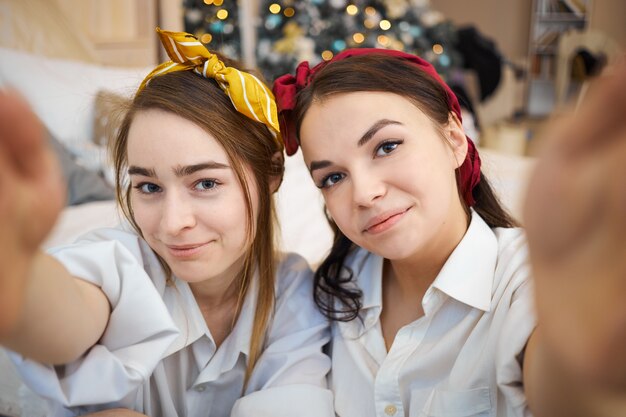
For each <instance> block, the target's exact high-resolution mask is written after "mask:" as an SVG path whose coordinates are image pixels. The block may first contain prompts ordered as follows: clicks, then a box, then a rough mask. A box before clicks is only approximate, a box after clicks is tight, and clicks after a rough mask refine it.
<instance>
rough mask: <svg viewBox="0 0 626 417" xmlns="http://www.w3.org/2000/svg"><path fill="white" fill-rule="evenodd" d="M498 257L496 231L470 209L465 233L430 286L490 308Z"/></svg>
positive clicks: (474, 305) (478, 306)
mask: <svg viewBox="0 0 626 417" xmlns="http://www.w3.org/2000/svg"><path fill="white" fill-rule="evenodd" d="M497 257H498V241H497V239H496V236H495V234H494V233H493V231H492V230H491V228H490V227H489V226H488V225H487V223H485V221H484V220H483V219H482V217H480V215H479V214H478V213H476V212H475V211H473V210H472V219H471V221H470V225H469V227H468V228H467V232H465V236H463V239H461V242H459V244H458V245H457V247H456V248H455V249H454V251H453V252H452V254H451V255H450V257H449V258H448V260H447V261H446V263H445V264H444V265H443V268H442V269H441V271H440V272H439V275H437V278H435V281H434V282H433V287H435V288H437V289H438V290H440V291H442V292H444V293H445V294H447V295H448V296H450V297H452V298H454V299H456V300H458V301H460V302H462V303H464V304H467V305H469V306H471V307H474V308H477V309H479V310H483V311H489V310H490V309H491V293H492V287H493V277H494V273H495V269H496V261H497Z"/></svg>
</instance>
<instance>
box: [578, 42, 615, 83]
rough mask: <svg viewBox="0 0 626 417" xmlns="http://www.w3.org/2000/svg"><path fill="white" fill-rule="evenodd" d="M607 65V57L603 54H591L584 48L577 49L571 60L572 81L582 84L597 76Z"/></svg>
mask: <svg viewBox="0 0 626 417" xmlns="http://www.w3.org/2000/svg"><path fill="white" fill-rule="evenodd" d="M606 64H607V57H606V55H605V54H603V53H597V54H594V53H591V52H589V51H588V50H587V49H586V48H579V49H577V50H576V52H575V54H574V58H573V59H572V79H574V80H576V81H580V82H583V81H585V80H586V79H588V78H590V77H593V76H595V75H598V74H599V73H600V71H602V68H604V66H605V65H606Z"/></svg>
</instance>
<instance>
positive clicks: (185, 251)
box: [166, 242, 209, 258]
mask: <svg viewBox="0 0 626 417" xmlns="http://www.w3.org/2000/svg"><path fill="white" fill-rule="evenodd" d="M208 244H209V242H206V243H195V244H190V245H166V246H167V249H168V250H169V252H170V254H172V256H174V257H176V258H190V257H192V256H194V255H196V254H197V253H199V252H200V251H201V250H202V249H203V248H204V247H205V246H206V245H208Z"/></svg>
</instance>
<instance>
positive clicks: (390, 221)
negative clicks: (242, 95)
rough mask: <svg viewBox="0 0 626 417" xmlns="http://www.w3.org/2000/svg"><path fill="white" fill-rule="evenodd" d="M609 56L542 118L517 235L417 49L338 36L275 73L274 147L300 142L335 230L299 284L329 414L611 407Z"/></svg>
mask: <svg viewBox="0 0 626 417" xmlns="http://www.w3.org/2000/svg"><path fill="white" fill-rule="evenodd" d="M618 71H619V72H620V76H616V77H612V78H611V79H610V80H609V81H608V82H605V84H604V85H602V86H600V88H598V90H597V91H595V90H594V91H592V94H590V98H589V103H586V104H585V107H584V108H583V109H582V110H581V111H580V112H579V113H578V114H577V116H576V118H568V119H567V121H566V122H563V123H562V124H560V125H559V126H557V127H555V128H553V131H552V136H554V137H555V138H554V142H551V143H553V145H552V147H551V148H550V152H548V155H547V156H546V157H545V159H543V160H542V162H540V163H539V166H538V170H537V172H536V174H535V177H534V179H533V182H532V184H531V190H532V191H533V194H531V195H530V196H529V198H528V200H527V208H526V214H527V217H526V218H525V224H526V225H527V226H528V242H529V246H527V241H526V237H525V235H524V233H523V231H522V230H521V229H520V228H519V227H517V224H516V222H515V220H514V219H512V218H511V216H510V215H509V214H507V212H506V211H505V210H504V209H503V208H502V206H501V205H500V203H499V202H498V199H497V198H496V196H495V195H494V192H493V191H492V189H491V187H490V186H489V183H488V181H487V179H486V178H485V176H484V175H483V174H482V172H481V169H480V158H479V155H478V152H477V150H476V148H475V147H474V145H473V143H472V141H471V140H470V139H469V138H468V137H467V136H466V135H465V133H464V132H463V129H462V125H461V114H460V109H459V104H458V102H457V99H456V97H455V95H454V94H453V93H452V92H451V91H450V89H449V87H448V86H447V85H446V84H445V83H444V82H443V81H442V80H441V79H440V78H439V76H438V75H437V74H436V72H435V70H434V68H433V67H432V66H431V65H429V64H428V63H427V62H425V61H424V60H422V59H420V58H419V57H416V56H413V55H409V54H406V53H402V52H398V51H386V50H372V49H355V50H347V51H344V52H342V53H340V54H338V55H337V56H335V57H334V58H333V59H332V60H330V61H329V62H323V63H321V64H319V65H318V66H316V67H314V68H309V66H308V63H306V62H305V63H302V64H300V65H299V66H298V68H297V70H296V74H295V76H292V75H285V76H282V77H280V78H279V79H278V80H277V81H276V83H275V84H274V94H275V96H276V99H277V103H278V106H279V118H280V121H281V131H282V133H283V137H284V138H285V143H286V149H287V153H288V154H293V153H295V152H296V151H297V148H298V146H300V147H301V148H302V152H303V156H304V161H305V163H306V165H307V167H308V169H309V171H310V173H311V176H312V178H313V181H314V182H315V184H316V185H317V186H318V187H319V188H320V190H321V192H322V194H323V196H324V200H325V203H326V210H327V213H328V216H329V221H330V223H331V225H332V227H333V228H334V230H335V239H334V244H333V246H332V249H331V251H330V253H329V255H328V256H327V258H326V259H325V260H324V261H323V262H322V264H321V266H320V267H319V269H318V270H317V272H316V274H315V295H314V296H315V301H316V303H317V305H318V307H319V308H320V310H321V311H322V312H323V313H324V314H325V315H326V316H327V317H328V318H329V319H330V320H331V321H332V340H331V344H330V348H329V352H330V354H331V358H332V371H331V374H330V385H331V388H332V390H333V391H334V396H335V412H336V413H337V415H338V416H339V417H374V416H377V417H384V416H447V417H451V416H454V417H461V416H492V417H493V416H498V417H508V416H529V415H531V413H534V415H535V416H546V417H555V416H561V415H563V416H565V415H568V416H589V415H617V414H614V413H615V410H617V409H618V408H612V410H613V411H612V413H613V414H610V413H611V411H607V410H609V408H606V405H607V404H609V403H611V401H613V403H612V406H615V407H620V406H623V404H621V405H619V404H618V403H619V401H623V399H624V398H625V396H624V391H625V389H626V359H624V358H625V355H624V354H623V353H624V349H625V348H626V326H625V325H624V323H625V322H626V319H625V317H626V307H624V306H626V303H624V302H623V297H624V277H625V276H626V261H625V260H624V258H626V257H624V256H623V248H624V247H625V246H624V245H625V243H626V237H625V236H626V233H625V232H626V216H624V213H625V212H626V198H624V196H625V195H626V194H625V193H624V191H625V190H624V188H623V178H626V170H625V168H624V167H625V166H626V152H625V151H626V140H625V139H626V137H625V136H626V129H625V128H626V124H625V122H624V119H625V118H624V117H623V115H622V116H620V115H619V111H616V110H614V109H615V108H617V109H622V112H623V108H624V105H626V89H625V88H624V87H625V85H626V81H625V80H626V71H624V68H620V69H619V70H618ZM607 84H608V85H607ZM616 90H617V91H618V92H616ZM608 102H611V103H612V105H611V106H608V107H610V108H607V106H606V104H607V103H608ZM598 109H602V112H600V111H599V110H598ZM599 133H603V134H604V135H605V137H602V139H600V135H599ZM573 134H575V138H571V136H574V135H573ZM574 139H575V140H574ZM587 151H593V152H589V153H588V154H587V153H586V152H587ZM591 154H593V157H592V158H587V157H586V156H587V155H591ZM609 169H612V170H613V171H610V170H609ZM563 173H566V174H563ZM620 174H621V175H620ZM616 178H620V179H621V180H619V181H617V180H616ZM583 179H584V181H582V180H583ZM578 180H581V181H580V182H578ZM601 184H602V187H600V185H601ZM620 184H621V185H620ZM592 190H596V191H594V194H593V196H594V198H595V197H597V200H596V202H597V204H596V203H591V202H590V201H589V197H587V198H584V197H583V196H584V195H585V192H587V196H589V195H591V191H592ZM597 190H600V191H599V192H598V191H597ZM618 195H619V196H621V197H620V198H619V199H618V198H616V196H618ZM572 206H576V207H580V209H578V208H577V209H576V210H574V211H572ZM598 209H599V210H602V213H604V214H605V215H606V216H605V218H602V219H601V220H600V221H593V220H594V215H595V213H596V212H594V210H598ZM611 222H613V223H611ZM612 224H614V225H615V227H612V226H611V225H612ZM616 229H617V230H616ZM589 238H593V239H594V240H596V241H597V242H596V243H597V245H595V246H593V247H592V246H590V245H588V239H589ZM616 248H620V249H616ZM617 251H622V252H621V253H622V256H618V254H617ZM599 266H601V267H599ZM591 275H593V276H594V280H590V279H589V278H590V276H591ZM531 276H533V278H532V280H531ZM596 277H597V279H596ZM533 280H534V281H535V282H533ZM535 286H536V289H537V296H536V297H535V295H534V290H533V288H534V287H535ZM594 296H595V297H594ZM535 298H536V300H537V301H536V302H537V308H536V309H535ZM620 300H621V301H620ZM557 306H558V308H557ZM535 311H537V315H538V319H537V318H536V314H535ZM537 323H539V324H540V325H539V326H537ZM581 334H582V335H583V336H582V337H581ZM607 355H610V356H607ZM618 357H619V358H618ZM609 358H611V359H609ZM589 386H592V387H594V388H593V389H590V388H589ZM583 387H584V388H583ZM609 388H611V389H613V390H614V391H613V394H615V393H616V392H617V393H621V396H620V395H613V394H608V393H609V392H610V390H609ZM600 392H602V394H600ZM598 398H602V399H603V401H602V403H601V405H599V404H600V403H599V402H598ZM605 400H606V401H605ZM602 407H605V408H602ZM622 410H623V409H622ZM603 412H604V413H605V414H602V413H603Z"/></svg>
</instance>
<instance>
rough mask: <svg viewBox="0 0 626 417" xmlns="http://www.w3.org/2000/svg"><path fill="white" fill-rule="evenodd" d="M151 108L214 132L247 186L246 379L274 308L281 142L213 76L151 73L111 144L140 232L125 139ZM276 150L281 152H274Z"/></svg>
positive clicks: (120, 185) (121, 198) (123, 201)
mask: <svg viewBox="0 0 626 417" xmlns="http://www.w3.org/2000/svg"><path fill="white" fill-rule="evenodd" d="M220 58H221V59H222V61H224V62H225V63H226V65H228V66H234V67H235V68H237V67H238V64H237V63H235V62H234V61H231V60H228V59H225V58H224V57H220ZM149 109H159V110H163V111H166V112H170V113H173V114H176V115H178V116H180V117H183V118H185V119H187V120H190V121H191V122H193V123H195V124H196V125H198V126H200V127H201V128H202V129H204V130H205V131H206V132H208V133H209V134H210V135H211V136H212V137H214V138H215V139H216V140H217V141H218V142H219V143H220V144H221V146H222V147H223V148H224V150H225V151H226V154H227V155H228V158H229V161H230V163H231V165H232V167H233V170H234V171H235V174H236V176H237V179H238V181H239V184H240V185H241V187H242V189H243V191H244V197H245V201H246V206H247V207H246V209H247V214H248V219H247V225H248V230H247V235H248V239H249V241H250V242H251V249H250V251H249V253H248V254H247V255H246V259H245V264H244V267H243V270H242V271H241V279H240V290H239V302H238V312H239V310H240V309H241V304H242V303H243V299H244V297H245V294H246V293H247V290H248V288H249V287H250V280H251V279H252V277H253V274H254V271H255V270H256V271H258V274H259V285H258V293H257V294H256V297H257V303H256V312H255V319H254V324H253V329H252V334H251V337H250V357H249V361H248V367H247V370H246V375H245V383H247V381H248V379H249V377H250V374H251V372H252V370H253V368H254V365H255V364H256V362H257V360H258V358H259V356H260V355H261V353H262V350H263V344H264V340H265V332H266V329H267V326H268V323H269V321H270V319H271V315H272V311H273V308H274V288H275V285H274V284H275V273H276V268H277V266H276V256H275V255H276V254H275V249H274V248H275V235H276V231H275V226H276V225H277V218H276V213H275V208H274V202H273V198H272V195H271V194H272V193H271V190H270V187H271V182H272V180H275V179H278V180H280V179H282V176H283V172H284V160H283V158H282V151H283V148H282V145H281V144H279V143H277V142H276V140H275V139H274V138H273V136H272V134H271V133H270V132H269V130H268V129H267V127H266V126H265V125H263V124H262V123H259V122H256V121H253V120H252V119H250V118H248V117H246V116H245V115H243V114H241V113H239V112H238V111H237V110H235V108H234V107H233V105H232V103H231V101H230V99H229V98H228V96H227V95H226V93H225V92H224V91H222V90H221V89H220V88H219V86H218V85H217V83H216V82H215V81H214V80H213V79H207V78H204V77H202V76H201V75H198V74H195V73H193V72H191V71H177V72H172V73H168V74H164V75H160V76H157V77H155V78H153V79H152V80H151V81H150V82H149V83H148V85H146V86H145V88H144V89H143V90H141V91H140V92H138V93H137V95H136V96H135V98H134V99H133V101H132V103H131V104H130V108H129V109H128V111H127V112H126V114H125V117H124V119H123V122H122V124H121V127H120V130H119V133H118V135H117V138H116V140H115V142H114V143H112V144H110V147H111V155H112V158H113V163H114V166H115V176H116V192H117V200H118V203H119V204H120V207H121V208H122V211H123V213H124V215H125V217H126V218H127V219H128V220H129V221H130V223H131V224H132V225H133V227H134V228H135V230H136V231H137V233H139V234H140V235H141V234H142V233H141V230H140V228H139V226H138V225H137V223H136V221H135V218H134V214H133V207H132V204H131V200H130V191H131V187H130V184H128V183H127V181H126V180H125V178H126V171H127V169H128V160H127V144H128V133H129V130H130V126H131V124H132V122H133V119H134V117H135V115H136V114H137V113H139V112H142V111H146V110H149ZM276 153H279V154H280V155H281V157H280V158H278V159H277V158H275V155H276ZM244 167H249V168H250V169H251V171H252V173H253V177H254V178H253V180H254V181H256V185H257V189H258V196H251V195H250V187H249V186H248V184H247V182H246V177H245V175H244ZM253 198H258V199H259V213H258V218H257V219H256V230H253V225H254V223H255V222H254V219H253V217H252V216H253V210H252V201H253V200H252V199H253ZM160 261H161V265H162V266H163V268H164V269H165V271H166V274H167V276H168V277H171V270H170V269H169V267H168V265H167V264H166V263H165V262H164V261H163V260H162V259H160ZM238 312H237V315H238Z"/></svg>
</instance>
